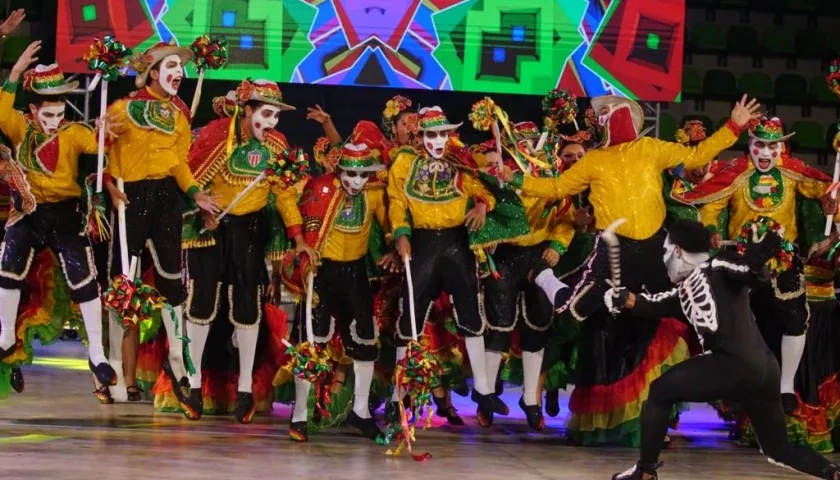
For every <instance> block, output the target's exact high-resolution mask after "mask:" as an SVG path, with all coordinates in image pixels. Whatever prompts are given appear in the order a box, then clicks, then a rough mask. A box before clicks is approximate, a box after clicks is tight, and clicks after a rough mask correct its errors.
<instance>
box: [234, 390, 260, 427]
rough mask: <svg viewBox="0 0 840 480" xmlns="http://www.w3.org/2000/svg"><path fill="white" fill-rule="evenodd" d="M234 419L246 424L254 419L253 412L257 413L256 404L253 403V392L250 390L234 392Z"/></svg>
mask: <svg viewBox="0 0 840 480" xmlns="http://www.w3.org/2000/svg"><path fill="white" fill-rule="evenodd" d="M234 412H235V414H236V420H237V421H238V422H239V423H241V424H243V425H248V424H249V423H251V422H253V421H254V414H255V413H257V406H256V405H255V404H254V394H253V393H250V392H237V393H236V409H235V411H234Z"/></svg>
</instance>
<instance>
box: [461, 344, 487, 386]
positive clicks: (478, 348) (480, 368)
mask: <svg viewBox="0 0 840 480" xmlns="http://www.w3.org/2000/svg"><path fill="white" fill-rule="evenodd" d="M464 343H466V344H467V355H469V357H470V367H471V368H472V374H473V388H474V389H475V391H476V392H478V393H480V394H481V395H489V394H490V393H492V391H491V390H490V385H489V384H488V383H487V370H486V369H485V368H484V337H466V338H465V339H464Z"/></svg>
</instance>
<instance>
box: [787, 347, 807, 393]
mask: <svg viewBox="0 0 840 480" xmlns="http://www.w3.org/2000/svg"><path fill="white" fill-rule="evenodd" d="M804 351H805V334H802V335H799V336H796V337H791V336H788V335H785V336H783V337H782V393H793V379H794V378H795V377H796V371H797V370H799V362H800V361H801V360H802V352H804Z"/></svg>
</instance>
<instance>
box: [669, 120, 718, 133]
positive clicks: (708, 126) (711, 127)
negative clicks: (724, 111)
mask: <svg viewBox="0 0 840 480" xmlns="http://www.w3.org/2000/svg"><path fill="white" fill-rule="evenodd" d="M689 120H700V121H701V122H703V127H705V128H706V132H707V133H708V134H709V135H711V134H712V132H714V131H715V124H714V123H712V119H711V118H709V117H707V116H705V115H686V116H684V117H683V118H682V120H680V123H679V124H678V126H679V128H682V126H683V125H685V122H687V121H689Z"/></svg>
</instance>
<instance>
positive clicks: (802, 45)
mask: <svg viewBox="0 0 840 480" xmlns="http://www.w3.org/2000/svg"><path fill="white" fill-rule="evenodd" d="M828 52H829V47H828V39H826V38H825V35H823V33H822V32H820V31H819V30H800V31H799V32H798V33H797V34H796V53H797V54H798V55H799V57H800V58H818V59H823V58H825V57H827V56H828Z"/></svg>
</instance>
